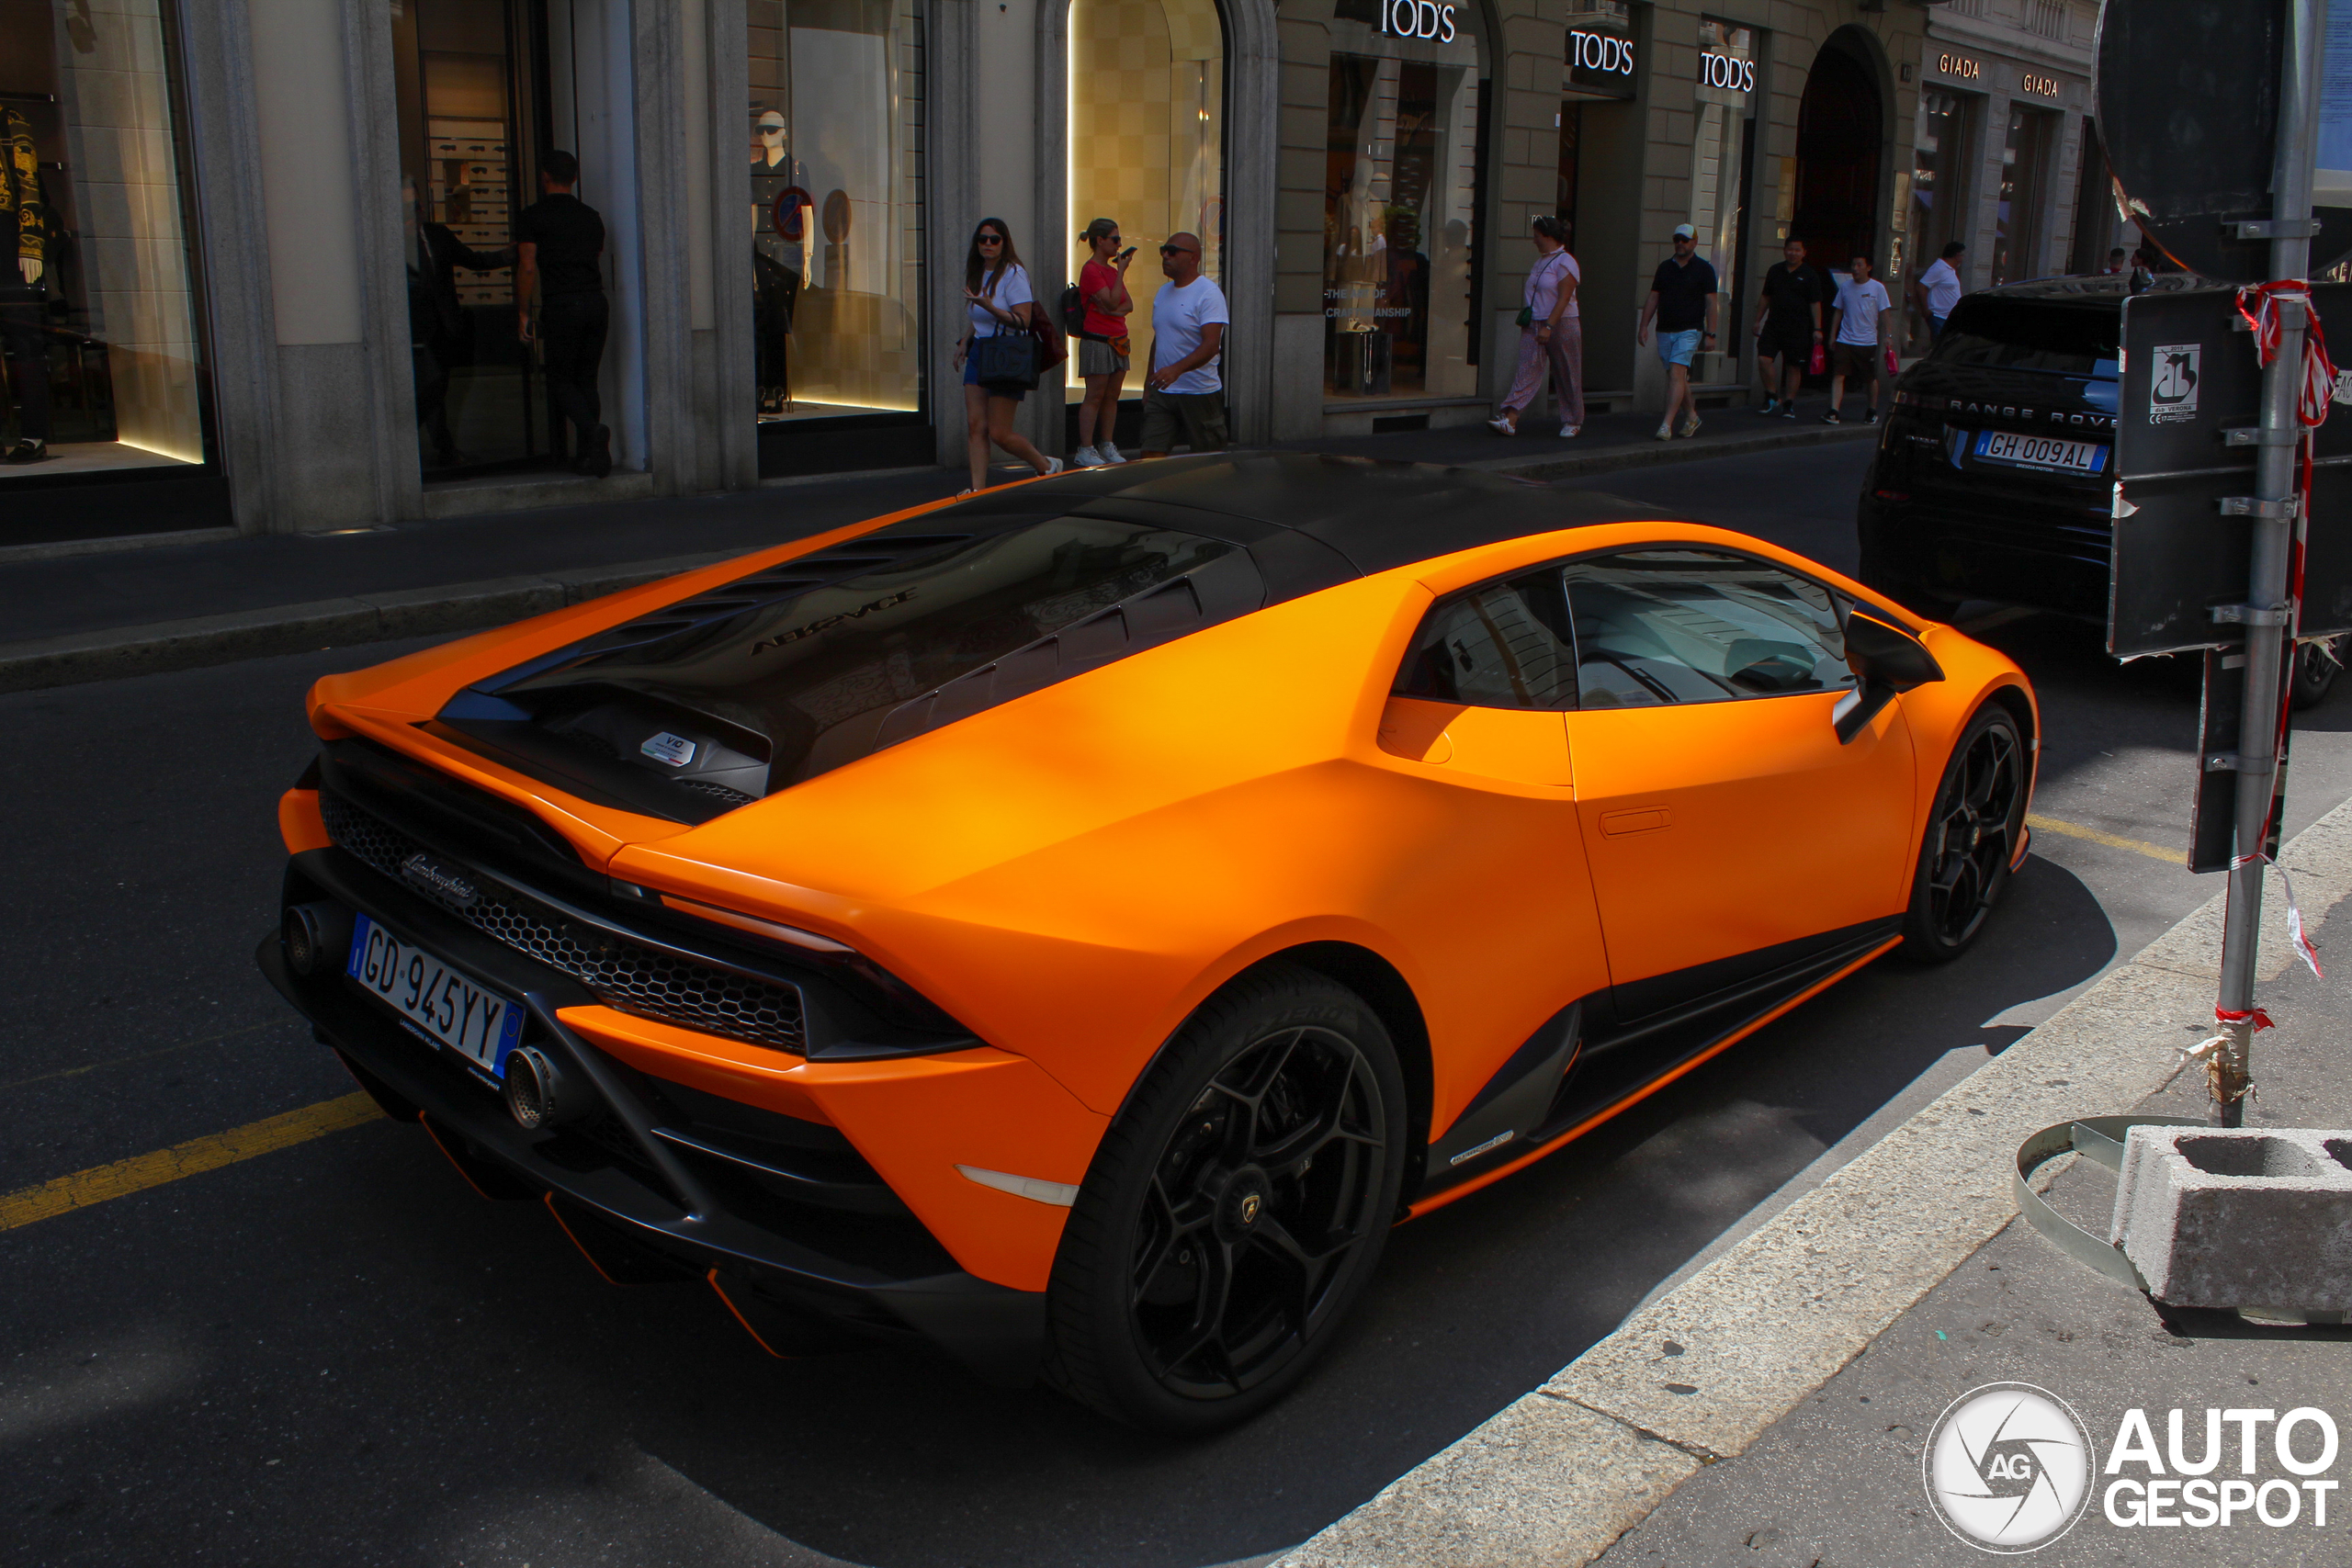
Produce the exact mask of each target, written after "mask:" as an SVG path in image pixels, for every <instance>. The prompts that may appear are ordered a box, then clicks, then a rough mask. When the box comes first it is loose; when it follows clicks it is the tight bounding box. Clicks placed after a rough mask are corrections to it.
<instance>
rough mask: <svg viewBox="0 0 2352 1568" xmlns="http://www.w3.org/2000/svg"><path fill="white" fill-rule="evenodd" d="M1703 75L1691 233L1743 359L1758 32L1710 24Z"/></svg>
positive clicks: (1702, 53)
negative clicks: (1745, 234) (1744, 249)
mask: <svg viewBox="0 0 2352 1568" xmlns="http://www.w3.org/2000/svg"><path fill="white" fill-rule="evenodd" d="M1698 69H1699V81H1698V85H1697V87H1696V88H1695V90H1694V92H1693V98H1694V102H1693V104H1692V111H1693V114H1694V117H1695V122H1694V124H1693V127H1692V134H1691V227H1692V228H1693V229H1696V230H1697V231H1699V254H1701V255H1702V256H1704V257H1706V258H1707V261H1708V262H1709V264H1710V265H1713V267H1714V269H1715V281H1716V283H1717V284H1718V285H1719V286H1720V287H1721V288H1722V292H1723V304H1724V310H1725V322H1724V324H1725V326H1726V328H1727V329H1728V330H1727V331H1726V333H1724V336H1723V337H1722V338H1720V339H1719V340H1718V341H1719V342H1720V343H1722V344H1724V345H1725V352H1727V353H1728V354H1730V355H1731V356H1732V357H1734V358H1736V356H1737V351H1736V347H1733V346H1732V345H1736V344H1739V343H1740V342H1742V341H1743V339H1742V338H1741V335H1740V331H1739V321H1740V312H1741V310H1742V307H1743V305H1744V303H1745V301H1744V300H1743V299H1742V295H1743V294H1744V293H1745V292H1746V290H1744V289H1743V288H1741V287H1740V276H1739V250H1740V231H1741V228H1742V226H1743V224H1744V222H1745V221H1746V219H1747V193H1748V190H1749V188H1750V185H1751V181H1752V171H1751V169H1750V167H1749V164H1748V158H1749V147H1750V144H1751V142H1752V140H1753V134H1752V133H1753V130H1754V126H1755V121H1754V120H1753V118H1751V113H1752V111H1751V108H1750V106H1751V104H1752V103H1753V101H1754V98H1755V85H1756V29H1755V28H1743V27H1739V26H1736V24H1734V23H1731V22H1718V21H1713V20H1709V19H1704V18H1702V20H1701V21H1700V23H1699V68H1698ZM1717 357H1718V359H1719V360H1720V357H1721V356H1720V355H1719V356H1717ZM1701 374H1702V378H1704V379H1707V380H1720V379H1724V378H1725V377H1726V375H1729V374H1730V373H1727V372H1723V371H1720V370H1706V371H1702V372H1701ZM1733 378H1736V376H1734V377H1733Z"/></svg>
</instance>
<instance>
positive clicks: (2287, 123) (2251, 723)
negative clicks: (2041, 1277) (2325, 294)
mask: <svg viewBox="0 0 2352 1568" xmlns="http://www.w3.org/2000/svg"><path fill="white" fill-rule="evenodd" d="M2319 12H2320V0H2288V4H2287V47H2286V51H2285V54H2286V58H2285V63H2284V66H2283V68H2282V70H2281V71H2280V73H2279V84H2278V161H2277V163H2276V164H2274V165H2273V169H2274V173H2273V175H2272V181H2273V183H2272V186H2271V191H2272V206H2271V216H2272V218H2273V220H2275V221H2276V222H2277V224H2278V228H2277V229H2276V230H2275V231H2273V234H2272V237H2271V242H2270V276H2272V277H2273V278H2274V279H2277V278H2300V277H2302V276H2305V274H2306V272H2307V270H2308V269H2309V267H2310V265H2311V240H2310V238H2309V237H2308V236H2307V235H2306V234H2305V232H2304V230H2305V228H2306V227H2307V223H2308V220H2309V219H2310V218H2311V215H2312V159H2313V157H2314V156H2315V153H2316V147H2317V131H2318V124H2319V118H2318V109H2319V94H2318V85H2319ZM2279 321H2280V323H2281V326H2282V328H2283V330H2282V331H2281V332H2280V333H2279V338H2278V357H2277V358H2276V359H2274V360H2272V361H2271V362H2270V366H2269V367H2268V369H2267V371H2266V372H2265V373H2264V376H2263V379H2262V429H2263V431H2264V432H2265V444H2264V445H2263V446H2261V447H2260V448H2259V449H2258V452H2257V455H2256V460H2255V495H2256V498H2257V499H2258V500H2261V501H2267V502H2290V503H2291V502H2293V501H2294V499H2295V497H2296V496H2297V494H2298V493H2299V491H2300V486H2299V485H2298V483H2297V467H2298V450H2297V448H2296V446H2293V445H2290V444H2286V442H2285V437H2286V436H2287V434H2288V433H2290V432H2294V431H2296V430H2298V429H2299V428H2300V427H2299V426H2298V425H2297V423H2296V419H2295V405H2296V400H2297V398H2298V396H2299V395H2300V393H2301V385H2302V373H2303V327H2304V317H2303V311H2302V310H2301V307H2300V306H2298V307H2294V308H2291V309H2290V308H2286V307H2282V308H2281V309H2280V310H2279ZM2274 443H2275V444H2274ZM2294 531H2295V520H2294V518H2293V517H2292V515H2287V516H2278V517H2256V518H2255V519H2253V528H2252V533H2253V535H2254V552H2253V560H2252V564H2251V570H2249V572H2248V574H2247V587H2248V592H2247V594H2246V602H2247V603H2248V604H2252V605H2254V606H2256V608H2259V609H2273V608H2283V607H2284V606H2285V604H2287V590H2288V581H2287V577H2288V569H2289V566H2290V559H2291V557H2292V553H2293V547H2294ZM2291 647H2292V645H2291V644H2290V642H2289V640H2288V638H2287V636H2286V634H2285V633H2284V632H2283V631H2281V630H2278V629H2277V628H2274V627H2270V626H2247V627H2246V638H2245V718H2244V720H2243V724H2242V728H2241V729H2240V731H2239V735H2238V759H2239V762H2238V767H2239V772H2238V794H2237V807H2238V820H2237V852H2238V854H2239V856H2241V857H2245V856H2251V855H2258V854H2260V853H2261V852H2262V850H2263V834H2264V829H2265V828H2266V827H2267V825H2268V822H2269V818H2270V806H2271V795H2272V792H2273V791H2274V789H2275V788H2276V780H2277V775H2278V711H2279V703H2280V697H2281V691H2280V684H2279V683H2280V682H2281V680H2282V679H2283V678H2284V677H2285V675H2286V672H2287V671H2286V664H2287V657H2288V653H2289V650H2290V649H2291ZM2262 874H2263V865H2262V863H2261V862H2260V861H2258V860H2256V861H2253V862H2251V863H2247V862H2245V861H2244V860H2243V859H2242V860H2241V862H2240V863H2238V864H2237V865H2235V866H2233V868H2232V870H2231V872H2230V884H2229V906H2228V914H2227V917H2226V919H2225V921H2224V924H2223V926H2222V985H2221V993H2220V998H2219V1003H2218V1005H2219V1007H2220V1010H2222V1012H2225V1013H2251V1012H2252V1011H2253V1010H2254V966H2255V957H2256V952H2257V950H2258V949H2259V947H2260V945H2261V942H2260V938H2261V930H2262ZM2220 1033H2221V1035H2222V1044H2221V1047H2220V1055H2218V1056H2217V1057H2216V1058H2215V1060H2214V1063H2213V1072H2212V1089H2213V1119H2214V1122H2215V1123H2216V1124H2217V1125H2219V1126H2222V1127H2237V1126H2242V1125H2244V1124H2245V1096H2246V1093H2247V1091H2248V1089H2251V1088H2252V1086H2253V1043H2254V1021H2253V1020H2252V1019H2251V1018H2247V1019H2244V1020H2241V1021H2236V1022H2224V1023H2222V1025H2221V1029H2220Z"/></svg>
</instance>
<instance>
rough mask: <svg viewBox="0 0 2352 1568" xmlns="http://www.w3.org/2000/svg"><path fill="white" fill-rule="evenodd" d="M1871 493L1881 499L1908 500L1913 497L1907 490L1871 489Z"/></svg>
mask: <svg viewBox="0 0 2352 1568" xmlns="http://www.w3.org/2000/svg"><path fill="white" fill-rule="evenodd" d="M1871 496H1872V497H1873V498H1875V499H1877V500H1879V501H1908V500H1910V499H1911V492H1910V491H1907V490H1874V491H1871Z"/></svg>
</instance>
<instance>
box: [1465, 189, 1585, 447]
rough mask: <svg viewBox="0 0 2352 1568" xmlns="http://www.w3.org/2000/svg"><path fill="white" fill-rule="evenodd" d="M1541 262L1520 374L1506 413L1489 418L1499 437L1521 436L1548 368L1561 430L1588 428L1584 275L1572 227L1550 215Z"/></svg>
mask: <svg viewBox="0 0 2352 1568" xmlns="http://www.w3.org/2000/svg"><path fill="white" fill-rule="evenodd" d="M1533 230H1534V240H1535V265H1533V266H1532V267H1530V268H1529V269H1528V272H1527V296H1526V298H1527V309H1526V310H1525V311H1524V312H1522V314H1523V317H1524V319H1525V321H1526V324H1525V325H1524V326H1522V327H1521V329H1520V333H1519V373H1518V375H1516V376H1514V377H1513V378H1511V383H1510V392H1509V393H1508V394H1506V395H1505V397H1504V398H1503V406H1502V409H1501V412H1498V413H1497V414H1496V415H1495V417H1494V418H1492V419H1490V420H1488V421H1487V425H1488V426H1489V427H1491V428H1492V429H1493V430H1494V432H1495V434H1498V435H1516V434H1519V416H1520V415H1521V413H1523V412H1526V411H1527V409H1528V408H1530V407H1531V406H1532V404H1533V403H1534V401H1535V400H1536V398H1537V397H1538V396H1539V395H1540V394H1541V393H1542V392H1543V390H1544V377H1545V375H1546V373H1547V372H1548V373H1549V375H1550V377H1551V380H1552V395H1553V399H1554V400H1555V402H1556V403H1557V404H1558V405H1559V410H1560V434H1562V435H1563V436H1569V435H1574V434H1577V431H1579V430H1581V429H1582V428H1583V427H1584V321H1583V320H1582V318H1581V317H1580V316H1579V315H1578V314H1577V283H1578V282H1579V281H1580V279H1581V274H1580V273H1579V271H1578V269H1577V258H1576V257H1574V256H1572V255H1570V254H1568V226H1567V224H1566V223H1565V222H1563V221H1562V220H1559V219H1557V218H1555V217H1553V216H1552V215H1551V214H1550V213H1544V214H1543V215H1542V216H1540V217H1538V218H1537V219H1536V220H1535V222H1534V225H1533Z"/></svg>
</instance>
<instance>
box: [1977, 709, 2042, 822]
mask: <svg viewBox="0 0 2352 1568" xmlns="http://www.w3.org/2000/svg"><path fill="white" fill-rule="evenodd" d="M1985 702H1990V703H1998V704H2000V705H2002V706H2003V707H2005V708H2007V710H2008V712H2009V716H2010V717H2011V718H2014V719H2016V720H2017V721H2018V730H2019V731H2020V732H2022V733H2023V734H2024V736H2025V754H2026V757H2027V759H2028V761H2027V763H2026V771H2025V800H2026V808H2027V809H2028V810H2031V809H2032V807H2033V786H2034V785H2035V784H2039V783H2041V718H2040V715H2039V712H2038V711H2037V710H2036V709H2035V707H2034V705H2033V699H2032V698H2031V697H2030V696H2029V695H2027V694H2026V690H2025V688H2024V687H2023V686H2019V685H2017V684H2015V683H2014V682H2007V681H2004V682H2001V684H1999V685H1997V686H1996V687H1994V688H1993V689H1992V691H1990V692H1988V693H1987V694H1985ZM1977 706H1978V707H1979V708H1981V707H1983V706H1984V703H1979V704H1978V705H1977ZM1972 711H1973V710H1972Z"/></svg>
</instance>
